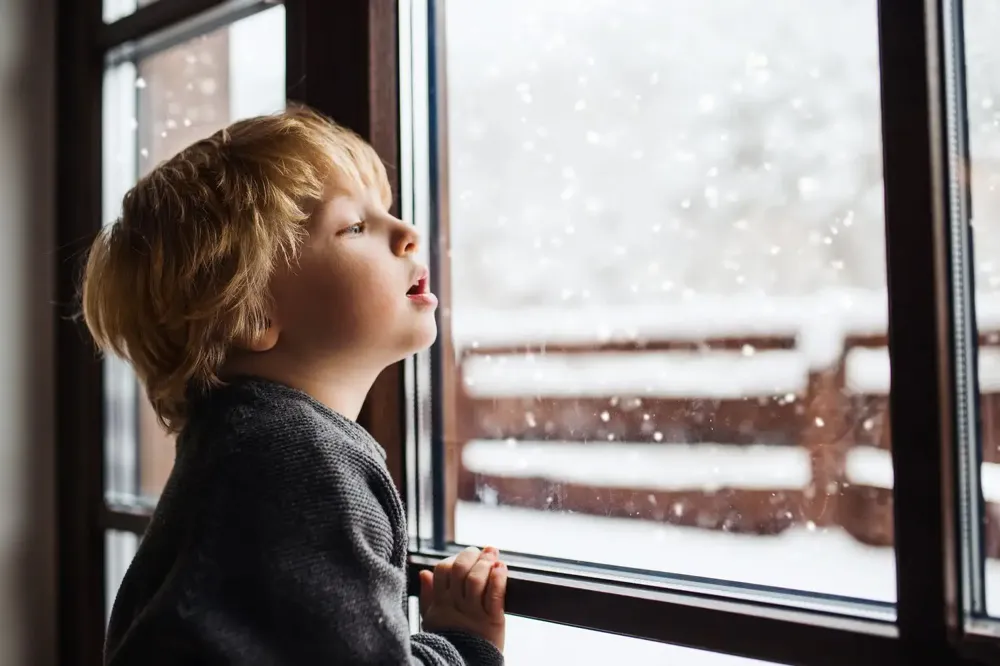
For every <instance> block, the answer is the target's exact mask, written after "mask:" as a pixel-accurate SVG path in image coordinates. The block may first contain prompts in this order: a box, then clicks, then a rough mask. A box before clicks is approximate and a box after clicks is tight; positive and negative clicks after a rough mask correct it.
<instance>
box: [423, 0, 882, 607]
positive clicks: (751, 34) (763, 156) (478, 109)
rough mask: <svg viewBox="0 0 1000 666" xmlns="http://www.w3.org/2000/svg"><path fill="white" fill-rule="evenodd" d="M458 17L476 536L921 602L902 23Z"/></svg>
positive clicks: (450, 422)
mask: <svg viewBox="0 0 1000 666" xmlns="http://www.w3.org/2000/svg"><path fill="white" fill-rule="evenodd" d="M443 7H444V8H443V9H441V10H439V11H440V12H442V13H443V14H444V16H443V18H442V21H443V24H444V30H445V33H446V36H447V39H446V44H447V45H446V47H445V48H444V49H443V50H442V51H441V52H440V53H441V56H440V57H441V59H442V60H443V63H442V65H441V68H440V71H441V72H442V73H443V76H444V77H445V80H446V83H445V85H444V86H441V87H439V90H447V111H446V113H445V114H444V115H442V117H440V118H439V120H438V123H437V127H438V128H439V132H441V133H444V134H446V135H447V142H446V143H447V151H446V152H444V153H443V154H442V155H440V166H439V170H438V171H437V172H436V173H434V174H431V178H432V179H435V178H437V179H441V180H446V181H447V188H446V191H447V198H446V199H443V200H442V201H441V202H440V208H439V212H440V220H439V221H438V224H439V227H438V229H439V231H440V233H441V234H442V235H446V236H447V239H446V240H444V242H445V243H447V244H448V247H449V248H450V253H449V254H448V255H447V259H444V260H442V265H441V266H440V267H439V273H440V275H441V276H442V277H441V278H440V279H439V281H438V284H439V288H440V289H443V290H444V292H445V296H446V303H449V304H450V308H449V310H448V312H449V315H448V316H447V317H446V318H444V319H443V323H444V339H443V344H442V345H441V346H440V347H439V351H440V355H439V357H438V360H439V362H440V364H441V372H442V377H441V383H440V385H439V386H438V387H436V388H437V389H438V391H439V392H438V393H437V394H435V395H434V398H433V399H435V400H438V401H441V403H442V404H441V405H440V409H441V410H442V412H443V427H444V432H443V439H444V442H445V446H446V447H449V448H453V449H454V451H448V452H447V453H446V455H445V459H446V460H447V461H448V464H449V465H450V466H449V467H447V468H446V470H445V475H446V479H447V480H446V483H445V488H446V489H454V495H455V496H453V497H449V498H448V502H449V505H448V506H447V507H446V511H447V512H451V511H453V512H454V516H453V521H454V522H453V523H452V524H449V527H450V528H451V531H450V534H449V538H450V539H453V540H454V541H456V542H458V543H474V544H481V543H494V544H496V545H497V546H498V547H501V548H506V549H508V550H512V551H515V552H518V553H525V554H531V555H543V556H552V557H558V558H561V559H564V560H579V561H587V562H598V563H601V564H606V565H614V566H621V567H626V568H630V569H640V570H647V571H664V572H673V573H680V574H687V575H695V576H701V577H707V578H713V579H725V580H730V581H738V582H743V583H757V584H762V585H769V586H773V587H782V588H793V589H797V590H805V591H809V592H821V593H825V594H833V595H839V596H849V597H857V598H865V599H875V600H879V601H888V602H891V601H894V598H895V581H894V559H893V551H892V548H891V545H892V540H891V539H892V515H891V469H892V464H891V460H890V458H889V445H890V436H889V432H888V423H887V420H886V418H885V417H886V408H887V400H886V398H887V395H888V387H889V364H888V352H887V350H886V345H887V340H886V336H887V328H886V324H887V302H886V274H885V258H884V257H885V247H884V242H883V239H884V236H885V227H884V222H883V208H882V200H883V191H882V172H881V146H880V141H879V139H880V113H879V78H878V74H879V70H878V33H877V26H876V21H877V13H876V5H875V3H874V2H872V1H871V0H852V1H851V2H841V3H837V4H835V5H830V6H829V7H825V8H824V9H822V10H820V9H817V8H810V9H809V10H808V11H805V10H792V9H790V6H789V5H788V4H787V3H785V2H764V3H760V2H757V3H746V2H735V1H727V2H721V3H720V2H713V3H708V4H704V5H702V6H699V7H698V8H693V7H692V6H690V3H686V2H683V1H681V0H678V1H663V0H628V1H625V2H616V3H609V2H604V1H600V0H591V1H585V2H579V1H572V2H570V1H569V0H567V1H566V2H559V1H557V2H548V3H544V4H541V5H540V4H538V3H532V2H528V1H527V0H524V1H515V2H513V3H503V4H494V5H491V8H490V9H484V8H483V7H482V6H481V5H480V4H478V3H473V2H461V1H458V2H449V3H447V4H445V5H443ZM832 25H844V26H847V25H850V26H852V33H853V35H854V37H853V39H852V40H851V41H850V42H848V41H846V40H844V39H842V34H841V32H839V31H838V30H836V29H831V26H832ZM736 26H739V28H738V29H737V28H736ZM707 34H719V35H720V39H705V35H707ZM512 44H516V45H517V47H516V48H513V47H511V46H510V45H512ZM442 280H445V281H446V282H444V283H443V284H442ZM444 359H448V360H447V361H444ZM451 359H454V362H452V360H451ZM886 479H888V481H886ZM446 515H447V514H446ZM449 517H451V516H449ZM601 534H603V535H605V536H610V535H614V537H613V538H610V539H601V538H599V535H601Z"/></svg>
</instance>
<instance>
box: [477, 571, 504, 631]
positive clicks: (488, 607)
mask: <svg viewBox="0 0 1000 666" xmlns="http://www.w3.org/2000/svg"><path fill="white" fill-rule="evenodd" d="M506 597H507V565H506V564H504V563H503V562H494V563H493V566H492V567H491V568H490V576H489V580H488V581H487V583H486V592H485V593H484V594H483V610H485V611H486V615H488V616H489V618H490V619H491V620H501V619H503V602H504V599H506Z"/></svg>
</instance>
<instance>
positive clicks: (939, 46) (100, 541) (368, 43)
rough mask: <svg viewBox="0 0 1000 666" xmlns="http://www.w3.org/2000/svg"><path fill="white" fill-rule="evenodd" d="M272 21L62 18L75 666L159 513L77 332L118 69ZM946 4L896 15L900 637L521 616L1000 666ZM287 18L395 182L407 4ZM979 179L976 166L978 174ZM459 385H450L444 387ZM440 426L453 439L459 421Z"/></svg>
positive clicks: (70, 6) (574, 584)
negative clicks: (83, 262)
mask: <svg viewBox="0 0 1000 666" xmlns="http://www.w3.org/2000/svg"><path fill="white" fill-rule="evenodd" d="M399 1H402V2H406V1H407V0H399ZM443 2H444V0H436V3H435V2H433V1H432V2H430V3H429V4H430V6H431V11H433V7H434V5H435V4H436V5H437V6H438V9H439V10H440V6H441V5H442V4H443ZM273 4H275V3H274V2H273V0H228V1H223V0H160V1H159V2H154V3H152V4H149V5H146V6H143V7H140V8H139V9H138V10H137V11H136V12H135V13H133V14H131V15H129V16H126V17H123V18H121V19H119V20H117V21H115V22H113V23H110V24H104V23H103V20H102V2H101V0H80V1H77V2H74V1H72V0H61V2H60V3H59V8H58V9H59V15H58V23H57V42H58V47H57V48H58V53H57V68H58V72H57V82H58V90H57V119H58V128H57V167H56V169H57V171H56V175H57V192H58V193H59V194H58V200H57V254H56V261H57V304H58V308H59V313H60V315H63V316H61V317H59V318H58V321H57V324H56V328H57V330H56V358H57V365H56V387H57V392H56V407H57V410H58V414H59V419H58V421H57V423H56V438H57V439H56V443H57V448H56V451H57V461H56V465H57V481H58V499H57V507H58V529H59V536H60V539H59V587H58V592H59V598H58V609H59V610H58V623H59V653H60V663H63V664H70V665H74V666H75V665H80V666H84V665H86V666H92V665H96V664H99V663H101V658H102V652H103V635H104V617H105V613H104V607H105V598H104V595H105V588H104V577H105V567H104V565H105V552H104V549H105V546H104V534H105V531H106V530H107V529H118V530H124V531H128V532H134V533H138V534H141V533H142V531H143V530H144V529H145V527H146V525H147V524H148V512H147V511H145V510H142V509H140V508H137V507H133V506H127V505H108V504H107V503H106V501H105V497H104V478H103V474H104V471H103V467H104V465H103V456H104V448H103V437H104V427H103V417H102V415H103V412H104V390H103V375H102V363H101V361H100V359H99V358H98V356H97V355H96V354H95V353H94V349H93V347H92V344H91V343H90V341H89V338H88V337H87V335H86V332H85V331H83V329H82V327H81V325H80V322H79V320H78V318H77V317H76V316H75V305H74V303H75V300H76V296H77V279H78V277H79V270H80V259H81V257H82V256H83V253H84V252H85V249H86V247H87V244H88V242H89V240H90V239H92V238H93V236H94V234H95V233H96V232H97V230H99V229H100V226H101V191H102V187H101V169H102V166H101V154H102V151H101V131H102V128H101V112H102V111H101V104H102V98H101V90H102V82H103V73H104V68H105V57H106V56H107V54H108V53H109V52H110V51H112V50H116V49H118V50H121V49H125V50H126V51H128V50H130V49H131V51H129V52H130V53H133V54H134V53H140V52H148V51H150V50H158V49H161V48H164V47H165V44H168V43H169V44H174V43H178V42H180V41H183V40H184V39H186V38H188V37H191V36H195V35H197V34H201V33H204V32H207V31H209V30H211V29H214V28H218V27H221V26H223V25H226V24H228V23H231V22H232V21H235V20H238V19H239V18H242V17H244V16H247V15H248V14H249V13H252V12H253V11H257V10H259V9H262V8H266V7H267V6H271V5H273ZM947 4H948V3H947V0H925V1H924V2H913V1H911V0H879V1H878V35H879V62H880V92H881V111H882V114H881V119H882V120H881V122H882V126H881V128H882V150H883V169H884V179H885V181H884V182H885V185H884V186H885V191H884V198H885V204H886V205H885V208H886V232H885V233H886V239H887V242H886V246H887V247H886V252H887V271H888V286H889V302H890V311H889V349H890V358H891V368H892V377H893V390H892V391H891V393H890V397H889V404H890V414H891V428H892V432H893V434H894V438H895V440H896V441H899V442H904V441H905V442H906V443H907V445H906V446H905V447H904V446H894V447H893V449H892V460H893V466H894V474H895V483H894V487H893V499H894V502H893V506H894V509H893V510H894V515H893V517H894V524H895V540H896V544H895V558H896V580H897V605H896V609H897V610H896V613H897V620H896V622H895V623H886V622H879V621H876V620H865V619H860V618H856V617H847V616H833V615H830V614H826V613H820V612H807V611H798V610H790V609H788V608H787V607H782V606H779V605H777V604H774V605H767V604H760V603H756V602H749V601H740V600H737V599H733V598H728V597H726V596H725V595H722V594H714V595H713V594H706V593H700V592H691V591H671V590H664V589H655V588H651V587H649V586H643V585H639V584H626V583H621V582H616V581H612V580H610V579H607V580H599V579H595V578H593V577H588V576H584V575H577V574H569V573H560V572H546V571H542V570H540V569H538V568H535V567H530V566H521V565H519V564H514V565H512V566H511V583H510V588H509V597H508V610H509V612H511V613H512V614H517V615H523V616H526V617H531V618H535V619H539V620H546V621H552V622H558V623H564V624H572V625H575V626H579V627H582V628H587V629H593V630H598V631H608V632H613V633H618V634H623V635H627V636H633V637H637V638H645V639H652V640H660V641H666V642H670V643H674V644H678V645H684V646H688V647H692V648H697V649H703V650H710V651H714V652H723V653H728V654H734V655H740V656H747V657H754V658H758V659H764V660H769V661H776V662H782V663H791V664H802V665H804V666H819V665H825V664H830V665H832V664H843V663H859V664H880V665H881V664H909V663H917V661H918V660H919V661H929V660H930V661H933V663H935V664H943V665H945V664H948V665H950V664H954V665H956V666H957V665H965V664H971V663H973V661H972V659H973V658H982V659H990V660H995V659H996V657H995V655H996V653H997V644H996V643H995V642H994V641H992V640H987V639H984V638H982V637H980V636H978V635H977V636H973V635H971V634H967V633H966V631H965V626H966V624H965V623H966V619H967V618H966V614H965V608H966V603H965V602H964V600H963V598H962V583H963V580H964V579H963V572H962V558H961V552H962V545H963V544H962V542H961V533H962V530H961V523H962V518H961V516H960V514H959V510H958V507H959V506H960V504H961V501H960V500H961V498H960V495H959V494H960V491H961V484H960V483H958V479H959V475H958V471H957V466H958V462H959V458H958V447H959V446H960V445H961V441H960V440H959V438H958V436H957V433H958V432H959V430H958V424H957V420H956V399H957V397H956V391H955V388H954V387H955V386H956V376H955V359H954V357H953V353H954V352H953V350H954V349H955V344H954V342H955V340H954V334H955V321H954V317H953V314H952V313H953V310H954V307H953V305H954V303H953V295H952V290H951V282H950V279H951V278H950V275H949V272H950V265H949V261H950V259H949V258H950V254H949V251H950V243H951V239H950V238H949V229H950V226H949V224H950V223H949V204H948V199H947V193H948V191H949V187H950V183H951V182H952V176H953V173H952V171H953V170H954V169H955V168H956V165H954V164H952V163H951V162H950V161H949V150H950V145H949V143H948V130H947V126H946V119H947V118H948V114H947V92H946V91H947V86H946V76H947V75H948V71H947V67H946V64H945V61H946V58H945V52H946V48H947V44H946V42H945V40H944V37H943V35H944V27H943V26H944V21H945V20H946V19H947V16H948V13H947V11H946V8H947ZM284 5H285V8H286V43H287V46H286V81H287V84H288V98H289V99H290V100H297V101H301V102H304V103H306V104H309V105H311V106H314V107H315V108H317V109H318V110H320V111H321V112H323V113H326V114H328V115H330V116H332V117H334V118H336V119H337V120H338V121H339V122H341V123H343V124H345V125H347V126H349V127H351V128H352V129H354V130H355V131H357V132H358V133H359V134H361V135H362V136H363V137H365V138H366V139H368V140H369V141H370V142H371V143H372V144H373V145H374V147H375V148H376V150H377V151H378V152H379V154H380V155H381V156H382V157H383V159H384V160H385V162H386V163H387V164H388V165H390V167H391V166H392V165H397V164H399V160H400V157H401V155H403V151H402V150H401V146H400V115H399V114H400V111H399V92H400V72H399V57H398V54H399V39H400V36H399V20H398V19H399V7H398V4H397V0H341V1H339V2H330V1H329V0H286V1H285V2H284ZM432 18H433V14H432ZM432 25H433V23H432ZM144 49H145V51H144ZM915 72H916V73H918V74H916V75H915V74H914V73H915ZM920 73H923V75H922V74H920ZM439 111H440V110H439ZM442 140H443V139H442ZM966 159H967V158H966ZM965 166H967V162H966V163H965V164H964V165H960V167H965ZM389 177H390V181H391V184H392V188H393V192H394V194H395V195H396V196H395V197H394V200H395V203H394V206H395V207H396V211H397V212H398V208H399V206H400V202H399V193H400V178H399V172H398V170H397V169H393V168H390V169H389ZM438 185H439V186H442V187H444V186H446V183H439V184H438ZM438 200H439V201H440V199H438ZM444 223H445V222H443V215H442V214H441V211H440V210H437V209H436V208H435V207H434V206H432V225H434V224H439V225H442V226H443V224H444ZM438 228H440V226H439V227H438ZM445 240H446V239H445V238H444V237H438V238H431V239H428V242H430V243H431V244H432V260H434V261H436V262H438V263H440V260H441V257H442V256H446V254H445V253H444V252H443V251H442V249H443V246H442V245H440V244H441V243H443V242H445ZM928 267H929V269H928ZM440 316H442V315H441V313H439V317H440ZM439 321H440V320H439ZM445 323H446V322H445ZM446 337H447V336H446V335H442V336H441V338H439V341H438V343H436V345H437V347H436V350H435V355H434V358H435V359H440V358H442V357H447V354H444V355H442V354H441V353H440V349H441V346H442V345H447V344H449V342H448V341H447V340H446V339H444V338H446ZM435 364H436V362H435ZM441 371H442V370H441V368H435V369H434V370H433V371H432V374H433V373H437V374H440V372H441ZM406 390H407V389H406V370H405V364H402V363H401V364H396V365H394V366H392V367H390V368H388V369H387V370H386V371H385V372H384V373H382V375H381V376H380V377H379V379H378V380H377V382H376V384H375V386H374V387H373V389H372V391H371V393H370V395H369V397H368V400H367V401H366V403H365V405H364V407H363V409H362V412H361V415H360V416H359V419H358V420H359V422H360V423H361V424H362V425H363V426H365V427H366V428H368V430H369V431H371V432H372V434H373V435H374V436H375V437H376V439H378V440H379V441H380V442H381V443H382V444H383V446H384V447H385V448H386V450H387V452H388V454H389V460H388V463H389V467H390V472H391V474H392V477H393V479H394V481H396V483H397V486H398V487H399V489H400V492H401V494H402V496H403V497H404V498H406V497H408V496H409V495H408V492H407V490H408V489H407V471H408V470H407V469H406V461H407V455H406V450H405V447H406V444H407V431H406V430H407V405H406V400H407V397H406V395H407V393H406ZM435 409H436V410H437V412H438V413H437V414H436V415H435V419H436V421H437V423H438V425H437V426H436V429H437V432H438V433H440V431H441V429H442V428H443V426H442V425H441V424H442V423H443V419H444V418H446V416H447V415H446V414H443V412H442V410H441V409H440V408H439V407H437V406H436V407H435ZM438 457H439V458H440V457H441V455H440V453H439V456H438ZM438 490H439V493H438V494H439V495H444V494H446V493H447V489H446V488H445V487H444V484H443V482H441V483H439V488H438ZM441 500H442V501H443V500H444V498H443V497H442V498H441ZM442 556H443V553H441V552H433V551H422V552H411V556H410V564H409V581H410V586H411V588H410V589H411V592H412V591H415V590H416V575H417V572H418V571H419V570H421V569H424V568H429V567H432V566H433V565H434V564H435V563H436V562H437V561H439V560H440V559H441V557H442ZM722 627H724V628H725V630H721V629H720V628H722Z"/></svg>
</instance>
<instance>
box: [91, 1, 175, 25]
mask: <svg viewBox="0 0 1000 666" xmlns="http://www.w3.org/2000/svg"><path fill="white" fill-rule="evenodd" d="M168 1H169V0H168ZM154 2H157V0H104V22H105V23H114V22H115V21H117V20H118V19H120V18H125V17H126V16H128V15H129V14H133V13H135V10H136V9H138V8H139V7H145V6H146V5H151V4H153V3H154Z"/></svg>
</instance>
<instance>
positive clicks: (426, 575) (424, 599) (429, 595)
mask: <svg viewBox="0 0 1000 666" xmlns="http://www.w3.org/2000/svg"><path fill="white" fill-rule="evenodd" d="M433 598H434V573H433V572H431V571H427V570H426V569H425V570H424V571H421V572H420V614H421V615H424V614H426V613H427V610H428V609H429V608H430V607H431V601H432V600H433Z"/></svg>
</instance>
